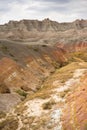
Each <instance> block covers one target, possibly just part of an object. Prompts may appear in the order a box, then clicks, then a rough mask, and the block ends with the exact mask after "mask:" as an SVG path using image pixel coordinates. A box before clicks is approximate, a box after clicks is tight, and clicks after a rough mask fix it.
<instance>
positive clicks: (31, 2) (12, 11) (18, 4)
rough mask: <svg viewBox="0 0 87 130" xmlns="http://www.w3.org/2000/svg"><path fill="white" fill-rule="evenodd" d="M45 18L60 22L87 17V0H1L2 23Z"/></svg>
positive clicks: (0, 15)
mask: <svg viewBox="0 0 87 130" xmlns="http://www.w3.org/2000/svg"><path fill="white" fill-rule="evenodd" d="M44 18H50V19H51V20H55V21H58V22H67V21H74V20H75V19H87V0H0V24H3V23H6V22H8V21H9V20H20V19H39V20H42V19H44Z"/></svg>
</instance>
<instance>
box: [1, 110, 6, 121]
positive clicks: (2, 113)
mask: <svg viewBox="0 0 87 130" xmlns="http://www.w3.org/2000/svg"><path fill="white" fill-rule="evenodd" d="M5 116H6V113H5V112H2V111H0V119H1V118H4V117H5Z"/></svg>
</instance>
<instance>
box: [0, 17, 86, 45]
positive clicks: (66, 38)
mask: <svg viewBox="0 0 87 130" xmlns="http://www.w3.org/2000/svg"><path fill="white" fill-rule="evenodd" d="M86 32H87V20H76V21H74V22H71V23H58V22H56V21H51V20H49V19H45V20H42V21H38V20H21V21H9V23H7V24H5V25H0V38H1V39H9V40H16V41H25V42H27V41H28V43H30V44H31V43H33V44H42V43H45V44H50V43H52V44H55V43H57V42H64V43H69V42H72V41H74V42H75V40H79V41H81V40H84V41H86V40H87V33H86Z"/></svg>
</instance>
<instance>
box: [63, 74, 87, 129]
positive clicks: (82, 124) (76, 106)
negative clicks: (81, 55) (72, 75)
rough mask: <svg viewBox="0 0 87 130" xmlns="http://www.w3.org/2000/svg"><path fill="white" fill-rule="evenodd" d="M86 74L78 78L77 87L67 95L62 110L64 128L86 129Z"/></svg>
mask: <svg viewBox="0 0 87 130" xmlns="http://www.w3.org/2000/svg"><path fill="white" fill-rule="evenodd" d="M86 86H87V74H85V76H83V77H82V78H81V80H80V83H79V87H77V88H76V89H75V91H74V92H73V93H70V94H68V96H67V106H66V109H65V111H64V117H63V122H64V123H63V127H64V130H75V129H78V130H86V129H87V110H86V108H87V87H86Z"/></svg>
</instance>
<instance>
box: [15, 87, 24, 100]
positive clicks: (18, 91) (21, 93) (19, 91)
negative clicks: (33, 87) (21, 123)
mask: <svg viewBox="0 0 87 130" xmlns="http://www.w3.org/2000/svg"><path fill="white" fill-rule="evenodd" d="M16 92H17V93H18V94H19V95H20V96H23V97H25V98H26V96H27V93H26V92H25V91H23V90H21V89H19V90H17V91H16Z"/></svg>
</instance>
